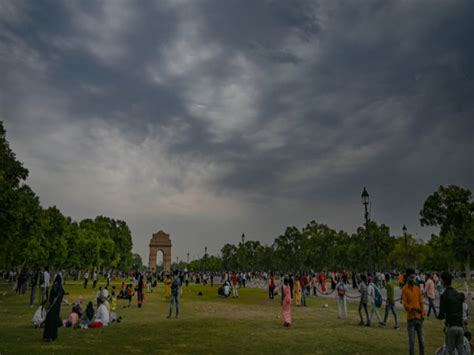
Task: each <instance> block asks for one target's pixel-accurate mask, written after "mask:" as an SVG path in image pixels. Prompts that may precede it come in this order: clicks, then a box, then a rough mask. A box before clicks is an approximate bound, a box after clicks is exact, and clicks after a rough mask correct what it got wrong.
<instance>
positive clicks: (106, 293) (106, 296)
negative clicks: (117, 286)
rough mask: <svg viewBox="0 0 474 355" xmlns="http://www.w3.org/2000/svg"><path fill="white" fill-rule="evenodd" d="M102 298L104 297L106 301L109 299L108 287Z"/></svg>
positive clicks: (105, 288)
mask: <svg viewBox="0 0 474 355" xmlns="http://www.w3.org/2000/svg"><path fill="white" fill-rule="evenodd" d="M102 296H104V298H105V299H108V298H109V290H108V289H107V286H105V287H104V290H103V291H102Z"/></svg>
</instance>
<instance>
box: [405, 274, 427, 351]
mask: <svg viewBox="0 0 474 355" xmlns="http://www.w3.org/2000/svg"><path fill="white" fill-rule="evenodd" d="M406 276H407V284H406V285H405V286H403V289H402V301H403V307H404V308H405V311H406V312H407V328H408V345H409V349H410V355H414V354H415V334H416V335H417V337H418V347H419V350H420V355H423V354H424V353H425V339H424V335H423V320H424V316H425V310H424V304H423V297H422V296H421V291H420V288H419V287H418V286H417V285H415V270H413V269H407V271H406Z"/></svg>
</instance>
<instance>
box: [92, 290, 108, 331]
mask: <svg viewBox="0 0 474 355" xmlns="http://www.w3.org/2000/svg"><path fill="white" fill-rule="evenodd" d="M105 302H106V301H105V297H101V298H100V305H99V307H98V308H97V312H96V313H95V318H94V322H99V323H102V326H107V325H108V324H109V321H110V313H109V310H108V309H107V306H106V305H105Z"/></svg>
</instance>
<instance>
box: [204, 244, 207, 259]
mask: <svg viewBox="0 0 474 355" xmlns="http://www.w3.org/2000/svg"><path fill="white" fill-rule="evenodd" d="M204 257H207V246H205V247H204Z"/></svg>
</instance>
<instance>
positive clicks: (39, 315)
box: [31, 300, 46, 328]
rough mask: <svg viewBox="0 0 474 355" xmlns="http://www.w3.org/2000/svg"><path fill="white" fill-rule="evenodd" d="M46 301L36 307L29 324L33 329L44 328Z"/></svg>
mask: <svg viewBox="0 0 474 355" xmlns="http://www.w3.org/2000/svg"><path fill="white" fill-rule="evenodd" d="M45 306H46V300H44V301H43V304H42V305H41V306H39V307H38V309H37V310H36V312H35V314H34V315H33V318H32V319H31V323H32V324H33V326H34V327H35V328H38V327H41V328H43V327H44V321H45V320H46V308H45Z"/></svg>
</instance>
